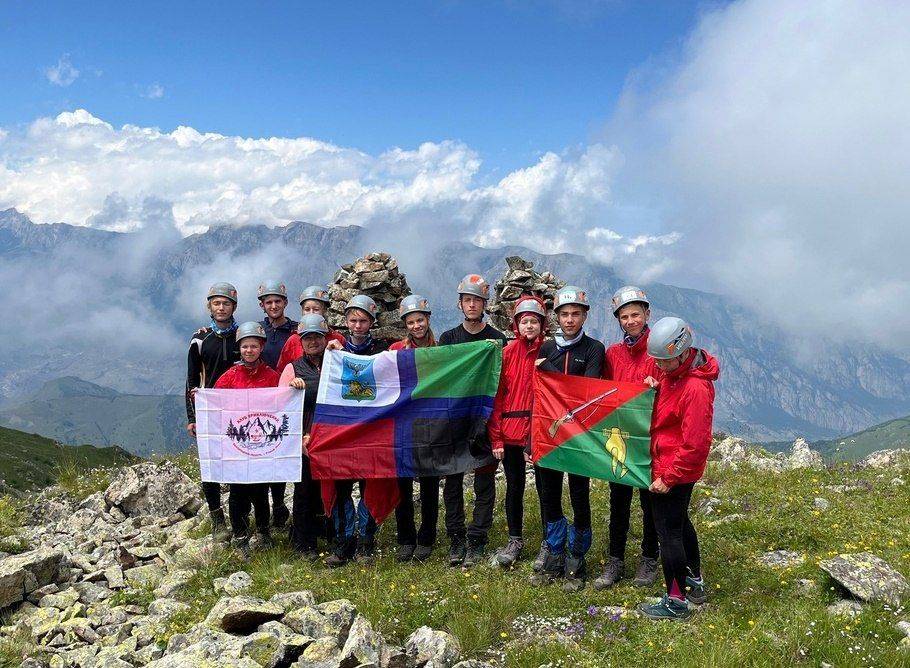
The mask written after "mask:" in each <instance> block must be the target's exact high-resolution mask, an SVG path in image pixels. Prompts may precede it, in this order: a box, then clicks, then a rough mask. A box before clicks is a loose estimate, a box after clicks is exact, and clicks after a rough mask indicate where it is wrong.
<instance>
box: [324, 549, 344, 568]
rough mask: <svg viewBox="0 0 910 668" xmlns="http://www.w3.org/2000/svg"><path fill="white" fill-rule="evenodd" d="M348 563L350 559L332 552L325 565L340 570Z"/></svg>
mask: <svg viewBox="0 0 910 668" xmlns="http://www.w3.org/2000/svg"><path fill="white" fill-rule="evenodd" d="M346 563H348V557H347V556H345V555H343V554H338V553H337V552H332V554H330V555H329V556H328V558H327V559H326V560H325V565H326V566H328V567H329V568H340V567H341V566H344V565H345V564H346Z"/></svg>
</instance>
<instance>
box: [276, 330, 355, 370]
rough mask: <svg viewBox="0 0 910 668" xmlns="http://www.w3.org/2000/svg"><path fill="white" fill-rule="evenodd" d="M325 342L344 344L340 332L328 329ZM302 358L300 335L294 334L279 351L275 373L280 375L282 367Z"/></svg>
mask: <svg viewBox="0 0 910 668" xmlns="http://www.w3.org/2000/svg"><path fill="white" fill-rule="evenodd" d="M325 339H326V341H338V343H342V344H343V343H344V336H342V335H341V333H340V332H336V331H335V330H334V329H330V330H329V333H328V335H326V337H325ZM301 357H303V344H302V343H301V342H300V335H299V334H294V335H293V336H291V337H289V338H288V340H287V341H285V343H284V348H282V349H281V355H280V356H279V357H278V366H277V367H276V368H275V371H277V372H278V373H281V372H282V371H284V367H286V366H287V365H288V364H293V363H294V362H296V361H297V360H299V359H300V358H301Z"/></svg>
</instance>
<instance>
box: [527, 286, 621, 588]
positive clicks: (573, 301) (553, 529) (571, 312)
mask: <svg viewBox="0 0 910 668" xmlns="http://www.w3.org/2000/svg"><path fill="white" fill-rule="evenodd" d="M553 308H554V310H555V311H556V321H557V323H558V325H559V331H558V332H557V333H556V336H555V337H554V338H553V339H550V340H548V341H545V342H544V343H543V345H542V346H541V347H540V352H539V353H538V360H537V367H538V369H540V370H541V371H549V372H555V373H564V374H569V375H573V376H586V377H588V378H600V377H601V374H602V372H603V362H604V355H605V353H606V351H605V350H604V345H603V344H602V343H601V342H600V341H597V340H595V339H592V338H591V337H589V336H588V335H587V334H585V332H584V324H585V321H586V320H587V318H588V310H589V309H590V304H589V302H588V295H587V293H586V292H585V291H584V290H582V289H581V288H579V287H577V286H574V285H567V286H566V287H564V288H561V289H560V290H559V291H558V292H557V293H556V298H555V299H554V300H553ZM536 474H537V476H538V477H539V490H540V504H541V507H542V511H543V514H544V518H545V519H546V524H547V526H546V532H545V539H544V544H543V545H542V546H541V550H540V553H539V554H538V555H537V560H536V561H535V563H534V566H535V569H537V567H538V564H539V572H538V575H537V576H536V577H535V581H536V582H545V581H549V580H552V579H555V578H560V577H564V578H565V580H566V581H565V584H564V586H563V588H564V589H565V590H566V591H579V590H580V589H582V588H583V587H584V584H585V579H586V577H587V565H586V563H585V554H587V552H588V550H589V549H590V548H591V541H592V538H593V536H592V531H591V498H590V487H591V480H590V478H587V477H585V476H580V475H575V474H574V473H569V474H568V479H569V498H570V500H571V503H572V515H573V517H572V524H571V525H570V524H569V523H568V521H567V520H566V517H565V515H564V514H563V510H562V480H563V473H562V471H555V470H553V469H548V468H543V467H536ZM567 549H568V554H567V553H566V552H567Z"/></svg>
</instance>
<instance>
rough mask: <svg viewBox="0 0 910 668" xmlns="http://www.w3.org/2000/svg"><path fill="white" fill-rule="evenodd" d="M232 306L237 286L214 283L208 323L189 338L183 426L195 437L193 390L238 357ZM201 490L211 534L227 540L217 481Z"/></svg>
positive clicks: (208, 302)
mask: <svg viewBox="0 0 910 668" xmlns="http://www.w3.org/2000/svg"><path fill="white" fill-rule="evenodd" d="M236 308H237V288H235V287H234V286H233V285H231V284H230V283H215V284H214V285H212V287H210V288H209V292H208V296H207V297H206V309H207V310H208V313H209V316H210V318H211V323H210V324H209V326H208V327H203V328H201V329H199V330H197V331H196V332H195V333H194V334H193V336H192V337H191V338H190V349H189V352H188V354H187V363H186V419H187V425H186V429H187V431H188V432H189V434H190V436H192V437H193V438H195V437H196V408H195V405H194V398H195V396H196V390H197V389H198V388H200V387H208V388H211V387H214V386H215V382H216V381H217V380H218V379H219V378H220V377H221V374H223V373H224V372H225V371H227V370H228V369H230V368H231V366H232V365H233V364H234V362H236V361H237V360H239V359H240V351H239V349H238V348H237V339H236V331H237V323H236V322H235V321H234V310H235V309H236ZM202 493H203V495H204V496H205V502H206V505H207V506H208V508H209V514H210V515H211V518H212V535H213V536H214V537H215V539H216V540H217V541H219V542H223V541H227V540H229V539H230V537H231V534H230V531H228V528H227V522H226V520H225V517H224V509H223V508H222V507H221V485H220V484H218V483H217V482H203V483H202Z"/></svg>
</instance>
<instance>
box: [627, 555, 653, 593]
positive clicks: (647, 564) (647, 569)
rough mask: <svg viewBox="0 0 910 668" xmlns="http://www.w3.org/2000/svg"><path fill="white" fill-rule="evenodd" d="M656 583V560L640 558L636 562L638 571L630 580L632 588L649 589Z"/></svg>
mask: <svg viewBox="0 0 910 668" xmlns="http://www.w3.org/2000/svg"><path fill="white" fill-rule="evenodd" d="M655 582H657V559H651V558H650V557H642V558H641V561H639V562H638V570H637V571H635V577H634V578H633V579H632V586H633V587H650V586H651V585H652V584H654V583H655Z"/></svg>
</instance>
